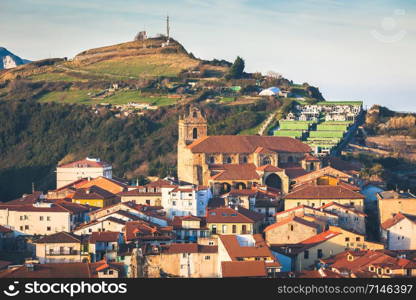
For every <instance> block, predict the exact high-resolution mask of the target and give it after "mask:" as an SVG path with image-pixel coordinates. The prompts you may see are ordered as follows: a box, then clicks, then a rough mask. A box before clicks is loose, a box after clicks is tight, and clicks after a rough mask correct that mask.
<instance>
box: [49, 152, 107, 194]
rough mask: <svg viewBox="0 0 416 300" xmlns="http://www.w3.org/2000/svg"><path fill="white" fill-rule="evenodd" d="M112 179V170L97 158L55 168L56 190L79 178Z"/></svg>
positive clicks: (88, 158)
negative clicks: (101, 177)
mask: <svg viewBox="0 0 416 300" xmlns="http://www.w3.org/2000/svg"><path fill="white" fill-rule="evenodd" d="M100 176H103V177H106V178H110V179H111V178H112V176H113V168H112V166H111V165H110V164H109V163H106V162H104V161H101V160H100V159H99V158H90V157H87V158H85V159H82V160H78V161H74V162H71V163H68V164H63V165H60V166H58V167H57V168H56V188H57V189H59V188H60V187H62V186H65V185H67V184H70V183H72V182H74V181H76V180H78V179H81V178H91V179H92V178H96V177H100Z"/></svg>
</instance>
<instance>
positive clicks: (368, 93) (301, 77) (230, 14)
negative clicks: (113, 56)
mask: <svg viewBox="0 0 416 300" xmlns="http://www.w3.org/2000/svg"><path fill="white" fill-rule="evenodd" d="M167 13H169V15H170V17H171V33H172V36H173V37H174V38H175V39H177V40H178V41H180V42H181V43H182V44H183V45H184V46H185V47H186V49H187V50H188V51H190V52H193V53H194V54H195V56H197V57H201V58H204V59H211V58H224V59H228V60H233V59H234V58H235V57H236V56H237V55H240V56H242V57H243V58H244V59H245V60H246V66H247V71H250V72H254V71H260V72H263V73H265V72H267V71H269V70H274V71H277V72H279V73H281V74H283V75H284V76H285V77H287V78H289V79H292V80H294V81H295V82H299V83H302V82H309V83H310V84H312V85H316V86H318V87H319V88H320V89H321V91H322V92H323V94H324V97H325V98H326V99H327V100H355V99H357V100H364V102H365V104H367V105H369V106H370V105H372V104H374V103H379V104H383V105H386V106H388V107H390V108H393V109H397V110H412V111H416V99H415V96H414V95H415V94H416V59H415V53H416V37H415V33H416V17H415V13H416V1H412V0H407V1H405V0H401V1H391V0H367V1H366V0H361V1H359V0H348V1H347V0H345V1H339V0H297V1H279V0H274V1H266V0H263V1H247V0H246V1H245V0H225V1H224V0H222V1H221V0H213V1H209V0H206V1H203V0H179V1H159V0H153V1H142V0H134V1H133V0H119V1H110V0H90V1H87V0H71V1H69V0H68V1H63V0H0V46H3V47H6V48H8V49H9V50H10V51H12V52H14V53H15V54H17V55H19V56H21V57H23V58H27V59H32V60H36V59H42V58H46V57H64V56H67V57H72V56H74V55H75V54H77V53H79V52H81V51H83V50H86V49H89V48H93V47H99V46H105V45H111V44H115V43H120V42H124V41H128V40H131V39H132V38H133V37H134V35H135V34H136V32H137V31H139V30H142V29H144V28H145V29H146V30H147V31H148V32H149V33H150V34H151V35H155V34H157V33H161V32H164V30H165V23H164V18H165V16H166V14H167Z"/></svg>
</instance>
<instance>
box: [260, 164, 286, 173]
mask: <svg viewBox="0 0 416 300" xmlns="http://www.w3.org/2000/svg"><path fill="white" fill-rule="evenodd" d="M256 170H258V171H263V172H272V173H273V172H281V171H283V169H280V168H278V167H275V166H272V165H264V166H261V167H258V168H257V169H256Z"/></svg>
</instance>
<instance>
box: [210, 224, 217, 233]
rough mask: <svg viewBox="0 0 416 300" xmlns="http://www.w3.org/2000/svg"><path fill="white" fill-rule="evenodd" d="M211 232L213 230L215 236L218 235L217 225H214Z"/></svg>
mask: <svg viewBox="0 0 416 300" xmlns="http://www.w3.org/2000/svg"><path fill="white" fill-rule="evenodd" d="M211 230H212V233H213V234H216V233H217V225H212V227H211Z"/></svg>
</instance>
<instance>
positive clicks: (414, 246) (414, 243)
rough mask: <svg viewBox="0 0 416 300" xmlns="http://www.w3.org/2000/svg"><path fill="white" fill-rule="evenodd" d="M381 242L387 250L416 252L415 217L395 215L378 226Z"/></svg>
mask: <svg viewBox="0 0 416 300" xmlns="http://www.w3.org/2000/svg"><path fill="white" fill-rule="evenodd" d="M380 229H381V240H382V242H384V244H385V245H386V248H387V249H389V250H416V216H414V215H409V214H404V213H400V212H399V213H397V214H396V215H394V216H393V217H391V218H389V219H387V220H386V221H384V222H383V223H382V224H381V225H380Z"/></svg>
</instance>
